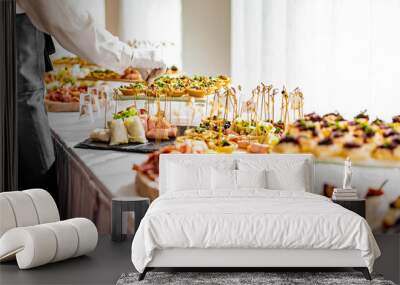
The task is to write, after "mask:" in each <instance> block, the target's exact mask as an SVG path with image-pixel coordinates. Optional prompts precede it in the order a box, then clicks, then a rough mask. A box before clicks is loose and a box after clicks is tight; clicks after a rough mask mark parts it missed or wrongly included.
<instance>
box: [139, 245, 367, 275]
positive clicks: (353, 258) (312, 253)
mask: <svg viewBox="0 0 400 285" xmlns="http://www.w3.org/2000/svg"><path fill="white" fill-rule="evenodd" d="M339 268H341V269H342V270H344V269H346V270H347V271H349V268H353V269H355V270H357V271H361V272H362V273H363V275H364V277H365V278H366V279H368V280H371V276H370V274H369V271H368V269H367V267H366V264H365V261H364V260H363V258H362V257H361V252H360V251H359V250H350V249H341V250H333V249H254V248H203V249H199V248H167V249H162V250H161V249H156V250H155V251H154V254H153V258H152V260H151V261H150V262H149V263H148V264H147V267H146V268H145V270H144V271H143V273H141V274H140V275H139V280H143V279H144V277H145V275H146V273H147V272H148V271H150V270H153V269H174V270H176V269H179V270H178V271H184V270H189V271H193V269H196V270H195V271H199V270H200V271H203V270H205V271H206V272H212V271H216V270H217V269H224V270H223V271H229V270H233V271H235V272H240V271H242V272H243V271H265V270H269V271H271V270H278V269H284V271H293V270H295V271H296V270H301V271H314V272H318V271H338V269H339ZM342 270H339V271H342Z"/></svg>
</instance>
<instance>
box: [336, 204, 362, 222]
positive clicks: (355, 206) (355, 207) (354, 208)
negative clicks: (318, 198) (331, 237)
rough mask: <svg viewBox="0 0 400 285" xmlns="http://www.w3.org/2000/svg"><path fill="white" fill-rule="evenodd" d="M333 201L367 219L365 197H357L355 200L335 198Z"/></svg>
mask: <svg viewBox="0 0 400 285" xmlns="http://www.w3.org/2000/svg"><path fill="white" fill-rule="evenodd" d="M332 202H333V203H336V204H339V205H340V206H342V207H344V208H346V209H348V210H350V211H352V212H354V213H356V214H359V215H360V216H361V217H363V218H364V219H365V199H355V200H333V199H332Z"/></svg>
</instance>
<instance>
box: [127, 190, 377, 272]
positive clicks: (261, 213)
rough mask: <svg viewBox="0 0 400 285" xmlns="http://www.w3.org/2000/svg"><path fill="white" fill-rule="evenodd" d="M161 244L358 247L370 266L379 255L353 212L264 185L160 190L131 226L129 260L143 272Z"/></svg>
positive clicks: (171, 246) (304, 194) (305, 194)
mask: <svg viewBox="0 0 400 285" xmlns="http://www.w3.org/2000/svg"><path fill="white" fill-rule="evenodd" d="M166 249H259V250H261V249H302V250H307V249H320V250H358V251H359V252H360V254H361V258H362V259H363V260H364V262H365V266H366V267H368V269H369V270H370V271H372V267H373V263H374V260H375V259H376V258H377V257H378V256H379V255H380V251H379V248H378V246H377V244H376V241H375V239H374V237H373V235H372V232H371V230H370V227H369V226H368V224H367V222H366V221H365V219H363V218H362V217H360V216H359V215H357V214H355V213H353V212H351V211H349V210H347V209H344V208H343V207H341V206H340V205H337V204H335V203H332V202H331V201H330V200H329V199H327V198H325V197H323V196H320V195H316V194H312V193H308V192H300V191H278V190H267V189H242V190H240V191H228V190H227V191H218V193H216V192H207V191H184V192H170V193H165V194H164V195H162V196H161V197H159V198H158V199H156V200H155V201H154V202H153V203H152V205H151V206H150V208H149V210H148V212H147V213H146V215H145V217H144V219H143V220H142V222H141V224H140V226H139V228H138V230H137V232H136V235H135V238H134V240H133V243H132V262H133V264H134V266H135V267H136V269H137V270H138V271H139V272H143V270H144V268H145V267H146V266H148V265H149V263H150V262H151V261H152V260H153V258H154V255H155V253H156V252H157V251H160V250H166ZM171 266H172V265H171Z"/></svg>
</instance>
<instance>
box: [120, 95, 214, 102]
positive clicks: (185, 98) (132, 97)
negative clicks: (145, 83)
mask: <svg viewBox="0 0 400 285" xmlns="http://www.w3.org/2000/svg"><path fill="white" fill-rule="evenodd" d="M113 98H114V100H116V101H130V100H133V101H150V102H154V101H156V100H157V97H153V96H147V95H140V94H139V95H119V94H114V97H113ZM160 100H161V101H165V100H167V101H171V102H188V101H191V100H194V101H195V102H198V103H205V102H206V101H207V98H204V97H202V98H197V97H196V98H195V97H191V96H187V95H184V96H180V97H171V96H162V97H160Z"/></svg>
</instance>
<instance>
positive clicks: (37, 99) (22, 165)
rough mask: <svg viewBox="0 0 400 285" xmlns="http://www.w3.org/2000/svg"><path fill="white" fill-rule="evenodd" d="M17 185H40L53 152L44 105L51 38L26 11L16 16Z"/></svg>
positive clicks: (52, 157)
mask: <svg viewBox="0 0 400 285" xmlns="http://www.w3.org/2000/svg"><path fill="white" fill-rule="evenodd" d="M16 36H17V78H18V81H17V106H18V155H19V160H18V176H19V179H18V180H19V185H18V188H20V189H26V188H32V187H41V186H42V185H43V183H44V182H45V181H44V180H45V179H46V173H47V172H48V170H49V169H50V167H51V165H52V164H53V163H54V160H55V155H54V149H53V142H52V137H51V132H50V126H49V122H48V118H47V112H46V109H45V105H44V94H45V85H44V81H43V76H44V73H45V71H48V70H49V69H50V70H51V61H50V59H49V54H50V53H52V52H54V45H53V44H52V41H51V37H50V36H49V35H45V34H44V33H42V32H40V31H39V30H38V29H36V28H35V27H34V26H33V24H32V23H31V21H30V19H29V17H28V16H27V15H26V14H17V15H16Z"/></svg>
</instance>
